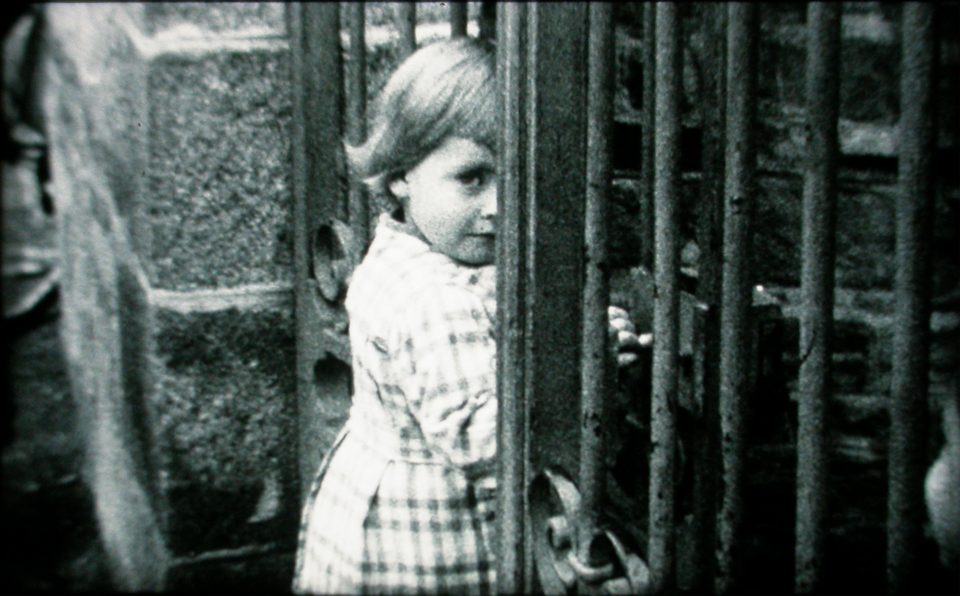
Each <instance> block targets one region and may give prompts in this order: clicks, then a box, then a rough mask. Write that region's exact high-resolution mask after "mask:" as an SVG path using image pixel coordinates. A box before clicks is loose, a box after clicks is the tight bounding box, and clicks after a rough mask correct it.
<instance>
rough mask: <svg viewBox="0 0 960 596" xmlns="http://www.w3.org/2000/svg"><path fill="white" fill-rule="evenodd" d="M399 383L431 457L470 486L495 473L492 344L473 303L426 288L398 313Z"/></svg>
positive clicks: (447, 289)
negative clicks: (400, 331)
mask: <svg viewBox="0 0 960 596" xmlns="http://www.w3.org/2000/svg"><path fill="white" fill-rule="evenodd" d="M403 318H404V321H405V323H406V325H404V326H403V327H404V329H403V330H404V331H405V333H404V335H405V336H406V337H405V338H404V341H403V342H402V343H401V350H400V354H398V357H399V359H400V360H401V361H402V364H401V366H400V368H401V370H403V371H404V372H405V373H407V374H404V375H403V378H402V379H400V385H401V387H402V389H403V394H404V395H405V396H406V399H407V402H408V406H409V408H410V412H411V414H412V416H413V418H414V419H415V420H416V422H417V424H418V425H419V426H420V430H421V431H422V433H423V437H424V440H425V441H426V443H427V444H428V445H429V446H430V448H431V450H433V451H435V452H437V453H439V454H442V456H443V457H444V458H445V459H446V460H447V461H448V462H449V465H451V466H453V467H456V468H459V469H461V470H462V471H463V472H464V474H465V475H466V477H467V478H468V479H470V480H473V481H476V480H479V479H481V478H483V477H486V480H487V482H484V484H489V479H490V478H492V475H493V473H494V461H495V457H496V448H497V445H496V438H497V426H496V425H497V399H496V390H497V388H496V342H495V341H494V337H493V332H492V328H493V325H492V320H491V318H490V316H489V314H488V313H487V311H486V309H485V308H484V305H483V302H482V300H481V298H480V297H479V296H477V295H476V294H473V293H472V292H470V291H468V290H466V289H464V288H460V287H457V286H453V285H445V286H441V287H439V288H431V290H430V291H428V292H424V293H423V295H422V296H421V299H420V300H418V301H417V302H416V304H415V305H412V307H411V308H410V310H409V311H408V312H406V313H404V317H403Z"/></svg>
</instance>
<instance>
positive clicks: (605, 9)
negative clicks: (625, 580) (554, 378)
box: [577, 2, 614, 565]
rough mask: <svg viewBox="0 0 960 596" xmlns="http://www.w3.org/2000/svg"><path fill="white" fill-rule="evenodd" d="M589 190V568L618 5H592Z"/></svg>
mask: <svg viewBox="0 0 960 596" xmlns="http://www.w3.org/2000/svg"><path fill="white" fill-rule="evenodd" d="M587 73H588V74H587V164H586V166H587V187H586V200H587V201H586V202H587V204H586V211H585V213H584V246H585V248H586V251H585V252H586V260H585V262H584V264H583V266H584V284H583V332H582V338H581V340H582V344H581V346H582V347H581V361H580V362H581V364H580V366H581V369H580V370H581V376H580V482H579V486H580V493H581V500H580V516H579V519H578V524H577V545H578V552H577V556H578V557H579V558H580V560H581V561H583V562H586V563H588V564H590V565H599V564H600V563H601V561H591V554H590V544H591V542H592V540H593V537H594V535H595V534H596V532H597V525H598V522H599V513H600V504H601V503H602V501H603V499H604V492H605V491H604V489H605V473H604V468H603V456H604V445H603V436H604V430H603V428H602V425H603V423H604V421H605V420H606V418H605V416H604V415H603V406H604V403H605V400H606V398H607V370H608V366H607V361H608V357H609V355H608V350H607V338H608V335H607V327H608V317H607V306H608V305H609V303H610V279H609V276H610V273H609V263H608V261H607V201H608V198H609V193H610V173H611V172H610V139H611V133H612V123H613V82H614V80H613V5H611V4H610V3H607V2H604V3H595V4H590V5H589V40H588V57H587Z"/></svg>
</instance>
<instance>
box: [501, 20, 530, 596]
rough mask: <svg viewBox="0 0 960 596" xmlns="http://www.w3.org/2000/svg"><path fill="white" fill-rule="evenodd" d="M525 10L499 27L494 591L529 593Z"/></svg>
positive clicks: (502, 21) (503, 21)
mask: <svg viewBox="0 0 960 596" xmlns="http://www.w3.org/2000/svg"><path fill="white" fill-rule="evenodd" d="M526 10H527V9H526V7H525V6H523V5H521V4H515V3H511V4H508V5H505V6H504V10H503V14H502V16H501V18H500V20H499V21H498V23H497V28H498V31H497V81H498V86H499V91H500V93H499V102H500V106H499V110H498V117H499V119H500V120H499V130H500V147H499V151H498V152H497V154H498V157H499V164H498V171H499V173H500V176H499V179H498V181H499V187H498V189H497V197H498V203H499V205H498V210H497V211H498V214H499V217H498V219H497V222H498V228H497V329H498V334H497V337H498V342H497V399H498V403H499V409H498V413H497V416H498V417H497V453H498V457H497V462H498V468H497V486H498V490H497V540H498V543H497V553H498V556H497V590H498V591H499V592H500V593H503V594H519V593H523V592H527V591H529V582H530V581H531V576H532V573H531V565H532V561H531V560H529V557H527V556H526V553H527V552H529V548H527V547H526V544H527V542H529V539H530V537H529V532H527V531H526V530H525V524H524V516H525V509H524V502H525V500H524V491H525V487H526V485H527V481H526V478H527V475H528V473H527V471H526V461H527V457H528V455H527V451H528V449H527V411H526V401H525V399H524V387H525V386H526V381H525V372H526V367H525V366H524V360H523V354H524V351H525V342H524V330H525V328H526V317H525V309H524V300H523V296H524V295H525V294H526V292H527V286H526V283H525V282H526V275H525V274H524V267H525V262H526V261H525V256H526V254H527V248H526V233H525V232H526V219H527V214H526V209H525V205H526V185H525V184H524V173H525V165H524V156H525V154H526V151H525V148H524V139H525V138H526V130H525V119H524V118H523V111H522V110H523V99H524V94H525V89H524V83H525V77H524V67H523V62H522V57H523V56H524V50H525V43H524V33H525V27H526Z"/></svg>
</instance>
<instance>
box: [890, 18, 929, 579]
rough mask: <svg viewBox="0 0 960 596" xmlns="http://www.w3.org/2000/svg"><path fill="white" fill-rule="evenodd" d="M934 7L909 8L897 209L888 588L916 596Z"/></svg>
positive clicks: (924, 412) (925, 384)
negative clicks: (910, 592)
mask: <svg viewBox="0 0 960 596" xmlns="http://www.w3.org/2000/svg"><path fill="white" fill-rule="evenodd" d="M935 8H936V6H935V5H933V4H925V3H914V2H910V3H907V4H904V5H903V25H902V30H903V39H902V56H901V60H902V66H901V71H900V72H901V75H900V164H899V172H898V175H899V183H900V192H899V193H898V196H897V203H896V247H897V248H896V256H895V259H896V265H897V269H896V278H895V282H894V295H895V296H896V301H897V309H896V318H895V322H894V333H893V370H892V372H891V385H890V451H889V453H890V455H889V461H888V464H889V483H890V487H889V495H888V500H887V587H888V589H889V591H891V592H894V593H900V592H904V591H914V590H915V589H917V587H918V584H917V580H918V579H919V578H918V577H917V576H918V574H919V571H920V552H921V550H922V549H921V548H920V545H921V543H922V539H923V530H922V528H923V520H924V510H925V509H924V500H923V482H924V470H925V468H926V465H925V464H926V460H925V449H924V447H925V444H926V443H925V439H926V430H927V391H928V376H927V375H928V372H927V368H928V362H929V348H930V344H929V325H930V322H929V321H930V273H931V270H930V230H931V227H932V222H931V218H932V203H933V190H934V186H933V175H932V164H933V149H934V147H935V142H936V134H935V130H936V126H935V115H934V114H935V110H934V103H935V95H934V93H935V89H936V87H935V86H934V82H935V80H936V79H935V69H936V61H937V59H936V37H935V29H934V27H935V25H934V10H935Z"/></svg>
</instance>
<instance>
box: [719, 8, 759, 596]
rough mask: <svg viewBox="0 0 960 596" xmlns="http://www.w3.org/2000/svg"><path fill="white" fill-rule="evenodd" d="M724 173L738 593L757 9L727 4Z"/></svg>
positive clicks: (731, 513)
mask: <svg viewBox="0 0 960 596" xmlns="http://www.w3.org/2000/svg"><path fill="white" fill-rule="evenodd" d="M727 11H728V12H727V76H726V85H727V107H726V157H725V167H726V176H725V180H724V187H725V193H724V194H725V200H724V222H723V292H722V299H723V301H722V309H721V314H720V345H721V347H720V422H721V433H722V440H721V454H722V459H723V471H722V481H723V482H722V485H723V497H722V502H721V509H720V514H719V516H718V518H719V519H718V525H719V528H718V538H719V540H718V542H719V544H718V552H717V577H716V580H715V583H714V586H715V589H716V591H717V592H721V593H728V592H731V591H732V590H734V589H735V587H736V581H737V576H738V571H739V569H738V565H739V563H740V561H739V560H738V558H737V550H738V546H739V543H740V541H741V540H742V537H741V528H740V526H741V517H742V508H743V480H744V478H743V470H744V458H745V454H744V448H745V434H746V433H745V428H744V424H743V420H744V407H745V405H746V397H747V396H746V393H747V389H748V378H749V372H750V371H749V366H750V341H749V335H748V334H749V312H750V303H751V287H752V280H751V279H750V271H751V263H750V261H751V258H750V243H751V227H750V226H751V223H752V219H753V217H752V215H753V203H754V195H755V180H754V177H755V173H756V147H755V142H754V132H755V120H756V97H757V92H756V89H757V84H756V78H757V26H758V24H757V6H756V5H755V4H752V3H739V2H738V3H733V4H729V5H727Z"/></svg>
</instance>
